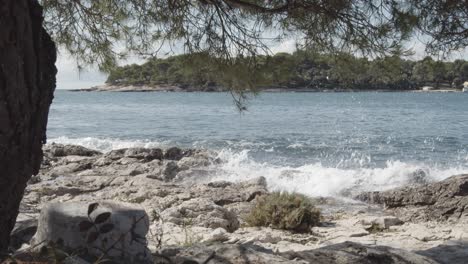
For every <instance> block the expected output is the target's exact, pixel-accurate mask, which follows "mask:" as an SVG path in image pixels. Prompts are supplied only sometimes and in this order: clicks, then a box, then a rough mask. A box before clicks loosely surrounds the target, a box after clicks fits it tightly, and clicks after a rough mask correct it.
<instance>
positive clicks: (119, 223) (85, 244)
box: [32, 201, 151, 263]
mask: <svg viewBox="0 0 468 264" xmlns="http://www.w3.org/2000/svg"><path fill="white" fill-rule="evenodd" d="M95 205H96V204H95ZM93 208H94V210H93ZM90 221H92V222H90ZM148 229H149V220H148V216H147V215H146V212H145V211H144V210H143V209H138V207H136V206H135V205H134V204H125V203H117V202H106V201H103V202H99V203H97V205H96V206H93V205H91V204H89V203H83V202H67V203H49V204H47V205H46V206H45V207H44V208H43V209H42V211H41V214H40V217H39V225H38V228H37V232H36V234H35V235H34V238H33V239H32V245H36V244H39V243H48V242H54V243H57V244H59V245H62V246H63V247H64V248H66V249H69V250H70V251H71V252H73V251H76V250H78V249H83V248H86V249H87V250H88V252H89V253H90V254H91V255H93V256H96V257H99V256H101V254H102V251H103V250H104V251H106V252H107V255H108V256H110V257H113V258H115V259H114V260H118V261H119V262H121V263H129V262H131V263H136V262H137V263H150V262H149V261H150V260H151V255H150V252H149V250H148V248H147V247H146V234H147V232H148ZM39 248H40V247H39Z"/></svg>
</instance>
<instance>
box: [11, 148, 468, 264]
mask: <svg viewBox="0 0 468 264" xmlns="http://www.w3.org/2000/svg"><path fill="white" fill-rule="evenodd" d="M61 148H62V149H64V151H66V152H68V151H69V150H68V149H69V147H68V146H66V145H64V146H62V147H61ZM71 148H73V147H70V149H71ZM45 151H46V159H45V161H46V162H45V163H44V164H43V166H42V169H41V171H40V173H39V174H38V175H37V176H36V177H34V181H32V180H31V181H30V184H29V186H28V187H27V189H26V192H25V195H24V198H23V201H22V204H21V208H20V218H19V220H18V224H17V226H18V228H17V229H16V230H17V231H15V232H14V233H12V234H11V235H12V238H13V241H17V242H16V243H15V245H14V248H18V247H19V246H22V248H23V249H24V248H26V247H27V246H28V243H29V242H27V240H29V238H30V237H31V236H32V234H33V232H34V228H35V224H34V220H37V219H38V218H39V213H40V211H39V210H40V209H41V208H44V207H45V208H47V206H48V204H57V203H59V204H69V203H72V204H74V203H78V204H86V205H89V204H92V203H95V202H96V201H114V202H116V203H120V202H124V204H127V203H129V204H130V205H128V206H130V207H132V208H142V209H144V211H145V212H146V213H147V214H148V221H149V230H150V232H148V234H147V235H146V239H147V242H148V247H149V250H150V251H151V252H152V253H155V252H157V251H158V249H161V247H162V248H165V249H167V250H169V248H173V247H176V249H177V250H176V251H177V252H181V253H180V254H179V253H174V254H172V255H166V256H167V258H169V259H172V260H174V258H176V257H177V258H178V257H183V256H187V257H193V258H194V259H195V260H198V254H195V253H196V252H197V250H198V249H200V250H201V251H199V252H200V256H206V257H207V258H208V257H209V256H210V255H211V254H212V253H213V252H215V253H216V256H218V255H220V256H226V255H224V254H225V252H226V254H228V256H227V257H226V258H227V259H229V260H230V261H232V263H239V262H237V261H241V262H240V263H242V261H244V260H243V259H240V258H239V257H240V256H241V255H242V254H243V253H242V252H247V253H245V254H250V255H249V256H248V257H247V260H251V259H257V260H262V259H266V260H267V261H269V262H271V263H278V262H279V263H281V262H282V261H283V262H284V261H285V262H286V263H297V262H298V261H299V263H301V262H300V261H303V262H304V261H305V262H304V263H307V262H308V261H312V263H327V262H326V261H330V259H333V258H335V259H337V260H340V259H343V261H350V262H351V263H353V262H352V261H356V262H355V263H359V262H358V261H363V263H375V262H371V261H372V258H373V256H376V257H377V259H378V260H382V261H383V262H382V263H386V262H385V261H388V263H391V261H393V263H406V262H404V261H407V260H408V258H407V256H408V255H407V254H410V255H411V256H413V255H412V253H411V252H418V254H419V255H425V256H426V257H428V258H432V259H435V257H434V256H438V258H437V260H441V261H440V263H451V264H452V263H465V262H464V259H465V258H463V256H465V255H466V252H468V245H465V244H463V243H459V241H466V240H468V231H467V230H468V223H464V222H463V221H458V220H457V221H456V222H455V223H452V222H447V221H441V222H433V221H427V218H422V217H420V218H411V219H410V220H411V221H408V219H407V218H405V217H404V215H395V213H398V212H399V211H398V210H403V209H405V208H413V209H414V208H416V209H417V210H420V211H418V212H419V213H420V214H421V215H423V212H424V210H425V209H424V208H426V209H427V208H428V207H430V206H433V205H434V204H437V199H433V200H431V199H432V198H431V199H429V198H424V199H423V200H424V201H431V202H428V204H429V205H421V204H420V203H418V202H414V203H409V202H408V201H412V200H411V199H409V198H407V200H405V201H406V202H401V201H398V200H397V197H396V196H395V197H393V198H392V199H393V200H392V199H388V201H389V204H393V205H397V204H398V205H399V206H401V207H395V206H394V207H392V208H391V209H390V210H383V209H382V207H381V206H379V205H371V204H364V203H355V202H352V203H350V202H349V200H346V201H344V200H340V199H334V198H322V199H316V204H317V206H318V207H319V208H320V209H321V210H322V216H323V218H322V219H321V221H320V222H321V223H320V225H319V226H315V227H313V228H312V230H311V232H309V233H304V234H297V233H294V232H289V231H285V230H279V229H272V228H271V227H252V226H248V225H247V223H246V222H245V220H244V219H245V216H246V215H247V214H249V213H250V212H251V208H252V207H253V206H254V205H255V203H256V201H257V199H258V198H259V197H260V196H262V195H265V194H268V188H267V187H268V186H267V179H268V178H265V177H259V178H253V179H250V180H246V181H243V182H231V181H228V180H229V179H228V178H225V179H224V180H222V181H220V180H212V179H219V177H216V178H213V177H212V176H213V175H219V174H220V172H222V171H220V170H219V169H220V168H222V161H220V160H217V159H216V155H213V154H212V153H210V152H208V151H203V150H183V149H179V150H176V149H173V150H171V151H169V153H170V154H168V155H166V153H168V150H163V149H157V148H153V149H141V148H130V149H121V150H114V151H111V152H108V153H104V154H95V155H92V156H84V155H83V156H79V155H76V154H79V153H77V152H71V151H70V152H69V153H72V154H73V155H68V156H55V155H54V154H52V152H51V151H48V150H47V148H46V150H45ZM80 153H86V151H84V152H80ZM166 157H167V158H171V159H166ZM220 163H221V164H220ZM169 164H170V165H169ZM219 165H221V166H219ZM248 176H249V175H246V177H247V179H248ZM265 176H266V177H268V175H265ZM454 178H457V179H458V180H455V181H452V180H447V181H448V182H450V183H448V182H446V183H441V184H442V185H444V186H445V187H444V188H445V189H446V190H447V191H442V189H443V188H442V187H441V189H440V191H437V192H436V191H435V190H436V189H437V188H436V187H434V186H438V185H432V187H431V188H432V189H431V190H426V192H427V193H428V192H430V191H432V192H435V193H438V194H439V199H446V203H448V202H449V201H450V199H455V200H457V199H460V197H464V196H463V193H464V191H463V190H464V189H463V186H464V185H463V183H462V182H463V180H462V179H463V177H461V176H457V177H454ZM457 182H458V183H457ZM449 186H451V187H449ZM456 186H458V187H456ZM415 188H416V187H415ZM449 189H450V190H451V191H448V190H449ZM409 190H414V189H411V188H410V189H409ZM457 190H458V191H457ZM427 193H426V194H427ZM379 194H380V193H379ZM399 195H406V197H410V195H412V196H413V197H417V194H416V193H412V194H404V193H403V192H402V193H400V194H399ZM363 197H364V195H363ZM366 197H370V196H366ZM373 197H374V200H373V201H380V200H378V199H381V198H382V197H384V196H379V197H380V198H377V196H373ZM428 197H432V196H431V195H429V196H428ZM444 197H445V198H444ZM382 199H383V198H382ZM366 201H371V200H370V198H369V199H368V200H366ZM432 201H435V203H434V204H432V205H431V203H432ZM457 201H462V200H457ZM400 204H401V205H400ZM404 204H405V205H404ZM406 204H408V205H406ZM408 211H410V210H408ZM410 212H411V211H410ZM93 217H95V216H93ZM27 219H31V222H30V226H29V227H28V225H26V224H20V223H23V221H25V220H27ZM92 219H94V218H92ZM429 220H431V219H429ZM346 241H352V242H354V243H356V244H355V245H354V244H353V245H349V244H346V246H342V247H339V248H333V247H332V246H333V245H337V244H338V245H344V244H343V243H344V242H346ZM220 242H221V243H223V245H212V246H213V247H212V248H210V247H208V245H207V244H210V245H211V244H213V243H220ZM22 243H23V245H20V244H22ZM204 243H207V244H204ZM454 243H455V245H454ZM195 245H199V246H195ZM445 245H446V247H445ZM180 246H184V247H188V249H193V250H194V251H193V252H192V251H190V252H189V251H187V250H188V249H187V248H180ZM329 246H330V248H328V247H329ZM376 246H377V247H376ZM381 246H384V248H380V247H381ZM12 247H13V245H12ZM197 248H198V249H197ZM398 248H403V249H405V250H408V251H411V252H409V253H408V251H401V252H400V251H398V250H397V249H398ZM442 248H444V249H445V248H447V249H450V250H447V252H444V251H439V250H437V249H442ZM218 249H219V250H218ZM319 249H324V250H325V251H318V250H319ZM163 251H164V250H163ZM169 251H170V250H169ZM289 251H293V252H302V253H301V254H302V256H299V255H294V254H295V253H294V254H293V253H289V255H288V254H285V252H289ZM165 252H168V251H165ZM191 252H192V253H191ZM203 252H205V253H203ZM229 252H231V253H232V255H229V254H231V253H229ZM272 252H276V254H273V253H272ZM307 252H309V253H307ZM310 252H314V253H310ZM241 253H242V254H241ZM260 253H262V254H260ZM263 253H264V254H265V255H264V254H263ZM181 254H182V255H181ZM184 254H185V255H184ZM203 254H205V255H203ZM236 254H237V255H236ZM310 254H312V255H313V256H311V255H310ZM464 254H465V255H464ZM260 255H261V256H260ZM397 255H399V256H400V257H401V259H403V260H404V261H403V260H401V261H400V260H399V259H398V260H396V256H397ZM236 256H237V257H236ZM314 256H315V257H314ZM382 256H383V257H382ZM452 256H456V257H452ZM416 257H417V256H416ZM215 260H216V259H213V260H211V261H215ZM218 260H219V259H218ZM218 260H216V261H218ZM416 260H417V261H419V258H417V259H416ZM203 261H204V260H203ZM211 261H210V262H208V263H216V262H211ZM320 261H323V262H320ZM399 261H400V262H399ZM417 261H415V262H414V263H427V262H417ZM424 261H425V259H424ZM251 262H252V263H256V261H251ZM173 263H174V262H173ZM260 263H261V262H260ZM331 263H333V262H331ZM343 263H346V262H343ZM377 263H378V262H377Z"/></svg>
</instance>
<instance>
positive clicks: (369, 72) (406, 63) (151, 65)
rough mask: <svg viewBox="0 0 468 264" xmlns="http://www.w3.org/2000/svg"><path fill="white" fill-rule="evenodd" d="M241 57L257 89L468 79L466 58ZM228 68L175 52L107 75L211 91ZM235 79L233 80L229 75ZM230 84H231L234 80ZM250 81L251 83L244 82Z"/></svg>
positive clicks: (397, 86)
mask: <svg viewBox="0 0 468 264" xmlns="http://www.w3.org/2000/svg"><path fill="white" fill-rule="evenodd" d="M251 61H252V60H247V59H242V58H241V59H238V60H237V63H236V67H235V68H240V69H242V68H243V69H247V70H249V71H253V72H254V81H253V82H252V83H251V85H252V86H254V88H257V89H262V88H274V87H278V88H286V89H287V88H290V89H300V88H312V89H360V90H374V89H390V90H411V89H419V88H421V87H422V86H426V85H427V86H433V87H435V88H449V87H450V88H461V86H462V84H463V82H464V81H467V80H468V61H465V60H455V61H453V62H447V61H437V60H434V59H432V58H431V57H426V58H424V59H422V60H419V61H414V60H407V59H403V58H401V57H399V56H391V57H384V58H377V59H373V60H370V59H367V58H360V57H356V56H353V55H350V54H345V53H342V54H338V55H329V54H318V53H313V52H307V51H296V52H294V53H292V54H289V53H277V54H275V55H273V56H258V57H257V58H256V59H255V66H254V67H252V66H251V65H250V64H251ZM225 71H226V69H221V68H219V63H218V62H217V60H216V59H215V58H212V57H209V56H205V55H202V54H197V55H177V56H172V57H168V58H164V59H160V58H152V59H149V60H147V61H146V62H145V63H143V64H141V65H137V64H132V65H126V66H122V67H116V68H115V69H113V70H112V71H111V72H110V74H109V77H108V79H107V83H108V84H111V85H149V86H158V85H162V86H163V85H171V86H178V87H181V88H185V89H193V90H208V91H209V90H211V89H213V87H216V88H220V87H221V88H222V87H225V86H227V83H226V78H225V76H226V75H227V74H226V72H225ZM231 81H232V80H231ZM231 85H232V84H231ZM245 85H248V84H245Z"/></svg>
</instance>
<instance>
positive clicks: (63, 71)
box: [56, 39, 468, 89]
mask: <svg viewBox="0 0 468 264" xmlns="http://www.w3.org/2000/svg"><path fill="white" fill-rule="evenodd" d="M410 48H412V49H413V51H414V52H415V54H414V55H413V56H412V57H411V59H415V60H418V59H421V58H423V57H424V56H425V53H424V48H425V45H424V44H423V43H421V42H416V41H414V42H412V44H411V46H410ZM295 49H296V40H294V39H288V40H285V41H283V42H281V43H278V44H277V45H276V46H272V47H271V51H272V53H278V52H289V53H292V52H294V50H295ZM456 59H465V60H468V48H465V49H464V50H463V51H461V52H453V53H452V54H451V56H450V58H449V60H456ZM142 62H143V60H142V59H140V58H137V57H134V58H130V59H129V60H127V61H125V62H123V63H122V64H129V63H142ZM56 66H57V69H58V74H57V89H80V88H89V87H92V86H96V85H102V84H104V82H105V81H106V78H107V75H106V74H104V73H101V72H99V70H97V68H93V67H88V68H87V69H85V70H83V71H82V72H79V71H78V68H77V67H76V62H75V60H74V59H73V57H71V56H70V55H68V54H67V53H66V52H64V51H59V54H58V58H57V63H56Z"/></svg>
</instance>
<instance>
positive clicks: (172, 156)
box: [164, 147, 184, 160]
mask: <svg viewBox="0 0 468 264" xmlns="http://www.w3.org/2000/svg"><path fill="white" fill-rule="evenodd" d="M183 157H184V152H183V151H182V150H181V149H180V148H177V147H172V148H169V149H167V150H166V152H165V153H164V159H168V160H180V159H182V158H183Z"/></svg>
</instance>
